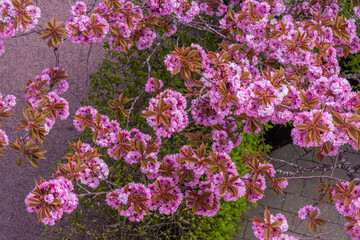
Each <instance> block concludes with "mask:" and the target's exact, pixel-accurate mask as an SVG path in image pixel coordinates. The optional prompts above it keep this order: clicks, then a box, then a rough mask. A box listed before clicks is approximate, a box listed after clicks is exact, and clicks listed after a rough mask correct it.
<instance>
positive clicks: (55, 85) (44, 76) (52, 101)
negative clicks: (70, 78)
mask: <svg viewBox="0 0 360 240" xmlns="http://www.w3.org/2000/svg"><path fill="white" fill-rule="evenodd" d="M63 71H64V70H63V69H61V68H53V69H45V70H43V71H42V73H41V75H37V76H36V77H35V80H34V81H28V83H27V85H26V89H25V99H26V100H27V101H29V102H30V103H31V105H32V107H33V108H34V110H35V111H37V110H38V111H40V112H44V111H45V110H48V111H49V113H48V114H47V115H46V118H45V122H44V123H43V124H42V125H41V127H43V128H44V129H45V130H46V131H47V133H49V131H50V130H51V129H52V127H53V126H54V124H55V121H56V117H59V118H60V119H61V120H65V119H67V117H68V116H69V103H68V101H67V100H66V99H65V98H63V97H60V96H59V95H61V94H63V93H64V92H66V91H67V89H68V87H69V84H68V82H67V81H66V80H65V79H62V80H60V81H58V80H57V76H58V74H59V73H60V74H64V75H63V77H64V78H65V77H67V73H66V72H63Z"/></svg>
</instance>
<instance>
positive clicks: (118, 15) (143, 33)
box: [93, 0, 156, 51]
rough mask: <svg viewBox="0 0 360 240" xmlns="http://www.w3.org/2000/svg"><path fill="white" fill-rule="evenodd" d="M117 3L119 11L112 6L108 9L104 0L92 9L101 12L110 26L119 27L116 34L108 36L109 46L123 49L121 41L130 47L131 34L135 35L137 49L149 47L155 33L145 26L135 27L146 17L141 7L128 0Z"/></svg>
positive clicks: (119, 49)
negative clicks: (116, 42) (119, 6)
mask: <svg viewBox="0 0 360 240" xmlns="http://www.w3.org/2000/svg"><path fill="white" fill-rule="evenodd" d="M119 3H120V4H121V8H120V9H121V11H116V9H114V8H113V7H112V8H111V9H108V8H107V6H106V4H105V3H104V2H100V4H99V6H97V7H96V8H95V9H94V11H93V12H99V13H101V14H102V15H103V16H104V17H105V19H106V20H107V22H110V26H111V27H113V28H115V29H119V31H118V33H116V35H111V36H110V39H109V43H110V48H111V49H114V50H118V51H124V47H123V46H122V44H121V43H122V42H123V41H124V42H123V45H126V46H127V48H130V47H131V44H130V37H131V36H132V35H136V40H135V41H136V47H137V48H138V49H139V50H144V49H147V48H149V47H151V45H152V43H153V41H154V39H155V37H156V33H155V32H154V31H152V30H151V29H150V28H149V27H146V26H144V27H141V28H137V26H138V23H139V22H141V21H146V18H147V16H145V15H144V13H143V10H142V8H141V7H140V6H138V5H135V4H133V3H132V2H130V1H125V0H121V1H119ZM125 40H126V41H125ZM115 41H118V44H117V46H115V45H114V42H115ZM114 46H115V47H114Z"/></svg>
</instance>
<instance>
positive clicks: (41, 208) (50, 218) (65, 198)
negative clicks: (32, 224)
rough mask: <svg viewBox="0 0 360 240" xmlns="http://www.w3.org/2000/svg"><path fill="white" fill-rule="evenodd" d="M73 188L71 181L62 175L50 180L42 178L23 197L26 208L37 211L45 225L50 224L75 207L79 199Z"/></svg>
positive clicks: (29, 210)
mask: <svg viewBox="0 0 360 240" xmlns="http://www.w3.org/2000/svg"><path fill="white" fill-rule="evenodd" d="M73 189H74V187H73V184H72V183H71V181H69V180H67V179H65V178H63V177H60V178H58V179H54V180H50V181H45V180H44V179H42V180H41V182H36V187H35V188H34V189H33V191H32V192H30V193H29V195H28V196H27V197H26V199H25V204H26V206H27V210H28V212H30V213H33V212H35V213H37V214H38V217H39V220H41V221H42V222H43V223H44V224H45V225H50V226H52V225H54V224H55V221H56V220H59V219H60V218H61V217H62V216H63V214H64V213H71V212H72V211H74V210H75V209H76V207H77V205H78V201H79V200H78V198H77V196H76V194H75V193H73V192H72V191H73ZM39 212H40V213H39Z"/></svg>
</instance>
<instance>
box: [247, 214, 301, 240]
mask: <svg viewBox="0 0 360 240" xmlns="http://www.w3.org/2000/svg"><path fill="white" fill-rule="evenodd" d="M269 220H270V221H269V222H268V223H269V224H273V223H274V222H276V221H278V222H279V226H276V227H272V228H270V238H269V239H270V240H278V239H279V238H278V237H279V236H281V235H282V233H283V232H286V231H287V230H288V228H289V225H288V223H287V220H286V218H285V216H284V215H283V214H281V213H278V214H276V215H275V216H274V215H271V216H270V219H269ZM252 229H253V231H254V235H255V237H257V238H258V239H261V240H265V237H264V233H265V229H267V228H266V227H265V222H263V223H260V222H257V221H254V222H253V226H252ZM282 237H285V236H284V235H283V236H282ZM280 239H281V238H280ZM285 239H286V238H285ZM292 239H296V238H292Z"/></svg>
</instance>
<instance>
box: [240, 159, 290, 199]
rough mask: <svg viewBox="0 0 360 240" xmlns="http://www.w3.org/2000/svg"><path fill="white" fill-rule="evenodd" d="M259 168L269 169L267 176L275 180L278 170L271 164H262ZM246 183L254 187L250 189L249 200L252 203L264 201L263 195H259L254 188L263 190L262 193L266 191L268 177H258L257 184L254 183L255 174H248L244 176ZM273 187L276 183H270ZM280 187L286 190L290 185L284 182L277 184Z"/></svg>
mask: <svg viewBox="0 0 360 240" xmlns="http://www.w3.org/2000/svg"><path fill="white" fill-rule="evenodd" d="M259 167H268V169H267V170H266V171H265V173H266V174H268V176H269V177H271V178H274V177H275V174H276V170H275V168H274V166H273V165H272V164H270V163H260V165H259ZM243 179H244V182H245V183H247V184H250V185H252V187H251V188H250V194H249V200H250V201H251V202H257V201H258V200H260V199H262V198H263V197H264V195H263V194H259V193H257V192H256V191H255V190H254V187H257V188H259V189H261V190H262V191H265V189H266V175H265V174H263V175H260V174H259V175H258V177H257V179H256V182H253V174H252V173H247V174H245V175H244V176H243ZM270 184H271V185H273V184H274V183H272V182H270ZM277 184H278V186H279V187H280V188H281V189H284V188H286V187H287V185H288V181H287V180H285V181H282V182H278V183H277Z"/></svg>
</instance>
